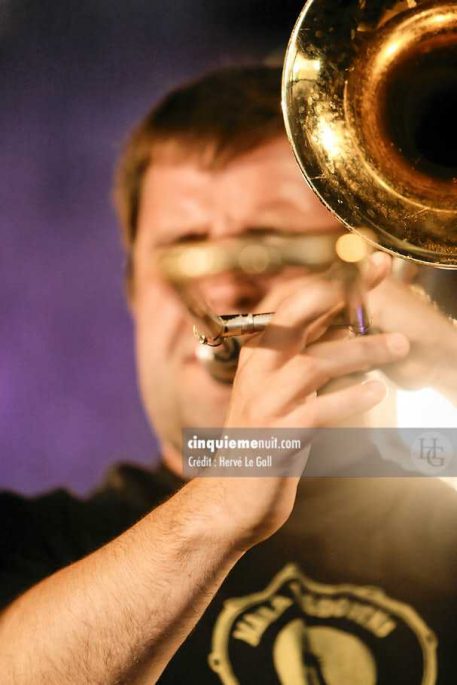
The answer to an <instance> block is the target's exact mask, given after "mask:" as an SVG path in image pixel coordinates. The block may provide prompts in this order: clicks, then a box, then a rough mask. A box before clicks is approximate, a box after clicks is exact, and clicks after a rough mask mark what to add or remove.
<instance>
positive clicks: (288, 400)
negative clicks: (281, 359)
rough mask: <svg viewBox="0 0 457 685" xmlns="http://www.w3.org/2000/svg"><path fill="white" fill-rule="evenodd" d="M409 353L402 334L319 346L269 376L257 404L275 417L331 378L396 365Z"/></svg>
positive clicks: (321, 386) (405, 339) (355, 339)
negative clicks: (262, 394) (262, 395)
mask: <svg viewBox="0 0 457 685" xmlns="http://www.w3.org/2000/svg"><path fill="white" fill-rule="evenodd" d="M408 351H409V343H408V340H407V338H405V337H404V336H403V335H401V334H391V335H377V336H370V337H367V338H352V339H350V340H341V341H336V342H328V343H319V344H317V345H314V346H313V347H312V348H309V354H308V350H307V353H306V354H302V355H297V356H295V357H294V358H293V359H291V360H290V361H289V362H287V364H285V365H284V366H283V367H282V368H281V369H279V370H278V371H276V372H275V373H274V374H272V376H271V379H270V382H269V383H268V385H267V387H266V390H265V393H264V397H263V398H261V399H259V401H260V402H261V404H262V406H263V407H264V409H265V410H266V411H269V412H271V413H272V414H273V415H276V416H277V415H279V414H280V413H281V412H284V411H290V409H291V407H292V406H293V405H294V404H296V403H297V402H302V401H303V398H304V397H307V396H309V395H310V394H311V393H314V392H316V391H318V390H320V389H321V388H323V387H324V386H325V385H327V383H329V382H330V381H331V380H333V379H336V378H342V377H344V376H348V375H350V374H354V373H363V372H367V371H370V370H371V369H374V368H378V367H380V366H383V365H386V364H391V363H394V362H398V361H399V360H400V359H403V358H404V357H405V356H406V355H407V354H408Z"/></svg>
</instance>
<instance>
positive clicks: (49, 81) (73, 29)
mask: <svg viewBox="0 0 457 685" xmlns="http://www.w3.org/2000/svg"><path fill="white" fill-rule="evenodd" d="M301 4H302V3H301V0H281V1H279V0H166V1H165V0H152V1H151V0H129V2H125V0H123V1H122V2H121V0H65V1H64V2H61V1H60V0H53V1H51V0H1V2H0V93H1V96H2V101H1V108H0V131H1V138H0V221H1V233H0V235H1V243H0V313H1V316H0V459H1V467H0V474H1V478H0V487H5V488H14V489H16V490H20V491H23V492H27V493H35V492H38V491H41V490H43V489H47V488H50V487H55V486H58V485H64V486H66V487H71V488H72V489H74V490H75V491H77V492H85V491H87V489H88V488H90V487H92V486H93V485H94V484H95V483H96V482H97V481H98V480H99V479H100V478H101V476H102V474H103V472H104V471H105V470H106V468H107V467H108V466H109V464H111V463H114V462H117V461H119V460H130V461H136V462H141V463H151V462H152V460H154V459H156V458H157V448H156V445H155V442H154V438H153V436H152V435H151V432H150V430H149V427H148V425H147V423H146V420H145V418H144V416H143V413H142V409H141V407H140V404H139V400H138V397H137V390H136V381H135V373H134V362H133V354H132V333H131V326H130V322H129V317H128V314H127V311H126V307H125V303H124V299H123V292H122V266H123V255H122V250H121V248H120V240H119V237H118V235H117V233H116V230H117V229H116V221H115V217H114V214H113V211H112V209H111V203H110V192H111V178H112V170H113V166H114V161H115V159H116V157H117V154H118V151H119V147H120V144H121V141H122V140H123V138H124V136H125V134H126V132H127V130H128V129H129V127H130V126H131V124H132V123H133V122H134V121H136V120H137V119H138V118H139V117H140V116H142V115H143V113H144V112H145V111H146V109H148V108H149V106H150V104H151V103H152V101H153V100H154V99H156V98H157V97H158V96H159V95H160V94H162V93H164V92H165V91H166V90H167V89H168V88H170V87H171V86H173V85H175V84H178V83H180V82H181V81H182V80H183V79H185V78H189V77H192V76H195V75H196V74H198V73H201V72H202V71H204V70H205V69H208V68H211V67H214V66H217V65H221V64H230V63H239V62H247V61H256V60H258V59H259V58H262V57H265V56H266V55H268V54H270V53H271V52H272V51H275V50H281V49H283V48H284V46H285V44H286V41H287V38H288V36H289V34H290V31H291V28H292V26H293V23H294V21H295V18H296V17H297V16H298V12H299V10H300V9H301ZM443 278H444V279H447V280H446V288H445V292H446V293H447V295H446V297H447V298H448V301H449V302H450V303H452V302H454V301H455V295H454V293H455V287H454V286H453V283H454V282H455V279H454V280H451V277H450V276H449V274H445V275H444V276H443Z"/></svg>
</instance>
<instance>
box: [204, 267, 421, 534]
mask: <svg viewBox="0 0 457 685" xmlns="http://www.w3.org/2000/svg"><path fill="white" fill-rule="evenodd" d="M297 283H298V282H295V284H294V286H295V291H294V292H293V294H292V295H289V296H288V297H286V298H285V299H284V300H283V301H282V302H281V303H280V304H279V306H278V307H277V309H276V313H275V315H274V317H273V319H272V321H271V324H270V325H269V326H268V328H267V329H266V330H265V331H264V332H263V333H262V334H261V335H258V336H255V337H254V338H252V339H251V340H250V341H249V342H248V343H247V344H246V345H245V346H244V347H243V349H242V352H241V356H240V363H239V367H238V372H237V375H236V378H235V382H234V386H233V394H232V399H231V404H230V408H229V411H228V415H227V420H226V424H225V426H226V427H228V428H229V427H230V428H273V429H274V428H285V427H288V428H310V429H313V428H319V427H326V426H332V425H336V424H338V423H340V422H341V421H343V420H345V419H347V418H349V417H351V416H354V415H357V414H360V413H363V412H365V411H368V410H369V409H371V408H372V407H373V406H374V405H376V404H377V403H378V402H380V401H381V400H382V398H383V397H384V386H383V384H382V383H380V382H378V381H369V382H367V383H362V382H358V383H352V384H351V385H350V386H349V387H345V388H344V389H340V390H336V391H334V392H330V393H327V394H324V395H321V396H319V395H318V391H319V390H320V389H321V388H322V387H324V386H325V385H327V384H328V383H329V382H330V381H331V380H333V379H340V378H343V377H345V376H347V375H350V374H354V373H358V372H363V371H368V370H370V369H372V368H378V367H380V366H384V365H386V364H392V363H395V362H397V361H399V360H400V359H404V358H405V356H406V355H407V354H408V351H409V344H408V341H407V339H406V338H405V337H404V336H403V335H401V334H395V333H393V334H390V335H373V336H367V337H359V338H350V339H347V338H345V339H340V340H326V341H325V342H316V341H315V335H316V331H317V330H318V329H319V328H320V329H321V328H322V326H323V325H324V322H326V325H328V323H329V313H330V314H331V315H332V316H333V315H334V314H335V313H336V312H338V311H339V310H341V309H342V308H343V307H344V299H343V293H342V289H341V287H339V286H338V284H337V282H335V281H330V280H327V279H325V278H317V277H308V278H307V279H305V281H304V283H303V287H302V288H298V289H297ZM304 465H305V463H303V466H304ZM208 480H210V481H213V480H214V479H208ZM297 484H298V478H296V477H287V478H273V477H269V478H265V477H260V478H224V479H220V480H219V481H218V483H217V484H216V483H214V482H212V483H208V488H212V489H213V492H214V493H215V494H217V496H218V497H219V498H220V499H221V503H222V506H221V509H222V510H224V511H225V512H226V516H227V521H228V525H229V527H230V531H231V534H232V535H233V536H235V537H238V540H239V542H240V545H241V546H242V547H243V546H246V547H249V546H251V545H253V544H256V543H257V542H259V541H260V540H262V539H264V538H266V537H268V536H269V535H271V534H272V533H274V532H275V531H276V530H277V529H278V528H279V527H280V526H281V525H282V524H283V523H284V522H285V521H286V520H287V518H288V516H289V514H290V512H291V510H292V507H293V504H294V500H295V493H296V487H297Z"/></svg>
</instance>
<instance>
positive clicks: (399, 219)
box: [160, 0, 457, 381]
mask: <svg viewBox="0 0 457 685" xmlns="http://www.w3.org/2000/svg"><path fill="white" fill-rule="evenodd" d="M282 108H283V114H284V120H285V125H286V131H287V134H288V137H289V140H290V142H291V145H292V147H293V150H294V153H295V156H296V158H297V161H298V163H299V165H300V168H301V170H302V172H303V174H304V176H305V179H306V181H307V182H308V184H309V185H310V187H311V188H312V189H313V190H314V191H315V192H316V193H317V195H318V196H319V198H320V199H321V200H322V202H323V203H324V204H325V205H326V206H327V208H328V209H329V210H330V211H331V212H333V213H334V214H335V215H336V217H337V218H338V219H339V220H340V221H341V222H342V223H343V224H344V225H345V226H346V227H347V228H349V229H350V230H351V231H352V232H353V233H352V234H351V235H352V237H353V238H356V235H357V234H358V235H360V236H363V237H364V238H366V239H367V240H368V242H369V243H371V245H372V246H374V247H375V248H376V249H379V248H380V249H383V250H386V251H388V252H390V253H391V254H392V255H394V256H399V257H402V258H404V259H406V260H410V261H413V262H419V263H422V264H428V265H434V266H437V267H441V268H447V269H455V268H457V117H456V112H457V2H449V1H448V2H435V1H434V2H430V1H427V0H401V1H400V2H395V1H393V0H309V2H308V3H307V4H306V5H305V7H304V8H303V10H302V12H301V14H300V16H299V18H298V21H297V23H296V26H295V28H294V30H293V33H292V36H291V38H290V41H289V46H288V49H287V54H286V59H285V65H284V71H283V86H282ZM354 233H355V234H356V235H354ZM337 240H338V236H336V237H335V236H328V235H321V236H309V235H300V236H297V235H290V236H284V237H283V238H282V239H280V238H279V237H276V238H266V239H265V238H261V239H260V240H258V241H253V240H252V238H250V239H249V240H243V239H238V240H235V241H232V242H230V243H227V244H224V245H220V244H219V245H217V246H214V245H203V244H200V245H193V246H191V247H183V248H173V249H172V250H171V251H170V250H168V251H167V252H165V253H163V255H162V256H161V258H160V266H161V268H162V270H163V272H164V274H165V275H166V277H167V278H168V279H169V280H170V282H171V283H172V284H173V285H174V287H175V288H176V289H177V291H178V292H179V294H180V295H181V297H182V298H183V299H184V301H185V303H186V305H187V307H188V309H189V312H190V313H191V314H192V316H193V317H194V319H195V321H196V328H195V332H196V335H197V337H198V339H199V340H200V342H202V343H205V344H206V345H207V346H210V347H206V349H205V347H203V348H202V351H201V353H200V356H201V357H202V358H203V359H204V361H205V363H207V364H208V368H209V370H210V372H211V374H212V375H213V376H214V377H215V378H217V379H218V380H223V381H231V380H232V379H233V376H234V373H235V371H236V363H237V359H238V353H239V341H238V338H239V337H240V336H243V335H245V334H249V333H253V332H256V331H260V330H263V328H265V326H266V325H267V324H268V322H269V320H270V319H271V314H270V313H266V314H244V315H241V314H237V315H233V316H227V315H222V316H219V315H217V314H215V313H214V312H213V311H212V310H211V308H210V307H209V306H208V305H207V304H206V303H205V302H204V301H203V299H202V298H201V297H200V296H199V295H198V292H197V291H195V290H193V288H192V283H193V282H195V281H196V280H198V278H199V277H203V276H205V275H212V274H215V273H220V272H222V271H227V270H235V271H241V272H244V273H248V274H253V273H258V274H260V273H262V274H263V273H271V272H272V271H275V270H276V269H279V268H282V267H283V266H285V265H290V264H292V265H296V266H297V265H303V266H306V267H307V268H319V269H325V268H327V267H328V266H329V265H330V264H331V263H332V262H334V260H335V258H336V259H338V257H336V254H338V250H336V251H335V246H336V241H337ZM313 241H314V242H313ZM359 242H360V241H359ZM350 252H351V251H350ZM354 254H355V255H362V256H359V257H357V256H356V257H355V258H354V259H353V258H352V257H351V256H349V258H348V259H347V260H346V259H345V258H344V259H343V261H344V262H346V261H347V262H349V265H347V269H348V273H349V274H352V276H350V277H349V278H347V279H346V281H347V282H348V283H350V284H351V285H350V287H349V289H348V293H347V294H348V321H347V323H348V325H350V326H352V327H353V329H354V331H355V332H356V333H358V334H365V333H366V332H368V329H369V324H368V319H367V316H366V313H365V310H364V306H363V300H362V298H361V295H360V287H359V286H358V278H357V273H358V270H357V266H354V265H353V264H351V262H354V263H355V264H357V263H358V261H359V259H360V260H361V259H362V258H363V254H364V251H363V249H360V245H358V244H357V239H356V243H355V245H354ZM212 348H215V349H213V350H212V351H211V349H212Z"/></svg>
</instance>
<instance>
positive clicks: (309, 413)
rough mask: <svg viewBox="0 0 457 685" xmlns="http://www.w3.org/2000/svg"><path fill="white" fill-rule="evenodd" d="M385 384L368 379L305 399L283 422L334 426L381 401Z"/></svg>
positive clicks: (306, 425) (297, 425)
mask: <svg viewBox="0 0 457 685" xmlns="http://www.w3.org/2000/svg"><path fill="white" fill-rule="evenodd" d="M385 394H386V387H385V386H384V384H383V383H381V382H380V381H367V382H365V383H361V384H358V385H352V386H350V387H348V388H344V389H343V390H338V391H336V392H332V393H329V394H328V395H321V396H319V397H316V398H312V399H310V400H308V401H307V402H304V403H303V404H302V405H301V406H300V407H298V408H297V409H295V410H294V411H292V412H291V413H290V414H289V415H288V416H287V417H285V418H284V419H283V421H282V423H283V425H284V426H287V427H289V428H292V427H295V428H300V427H310V428H323V427H329V426H335V425H337V424H340V423H342V422H343V421H347V420H348V419H350V418H352V417H353V416H356V415H358V414H363V413H364V412H366V411H369V410H370V409H372V408H373V407H375V406H376V405H377V404H379V402H381V401H382V400H383V399H384V397H385Z"/></svg>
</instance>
